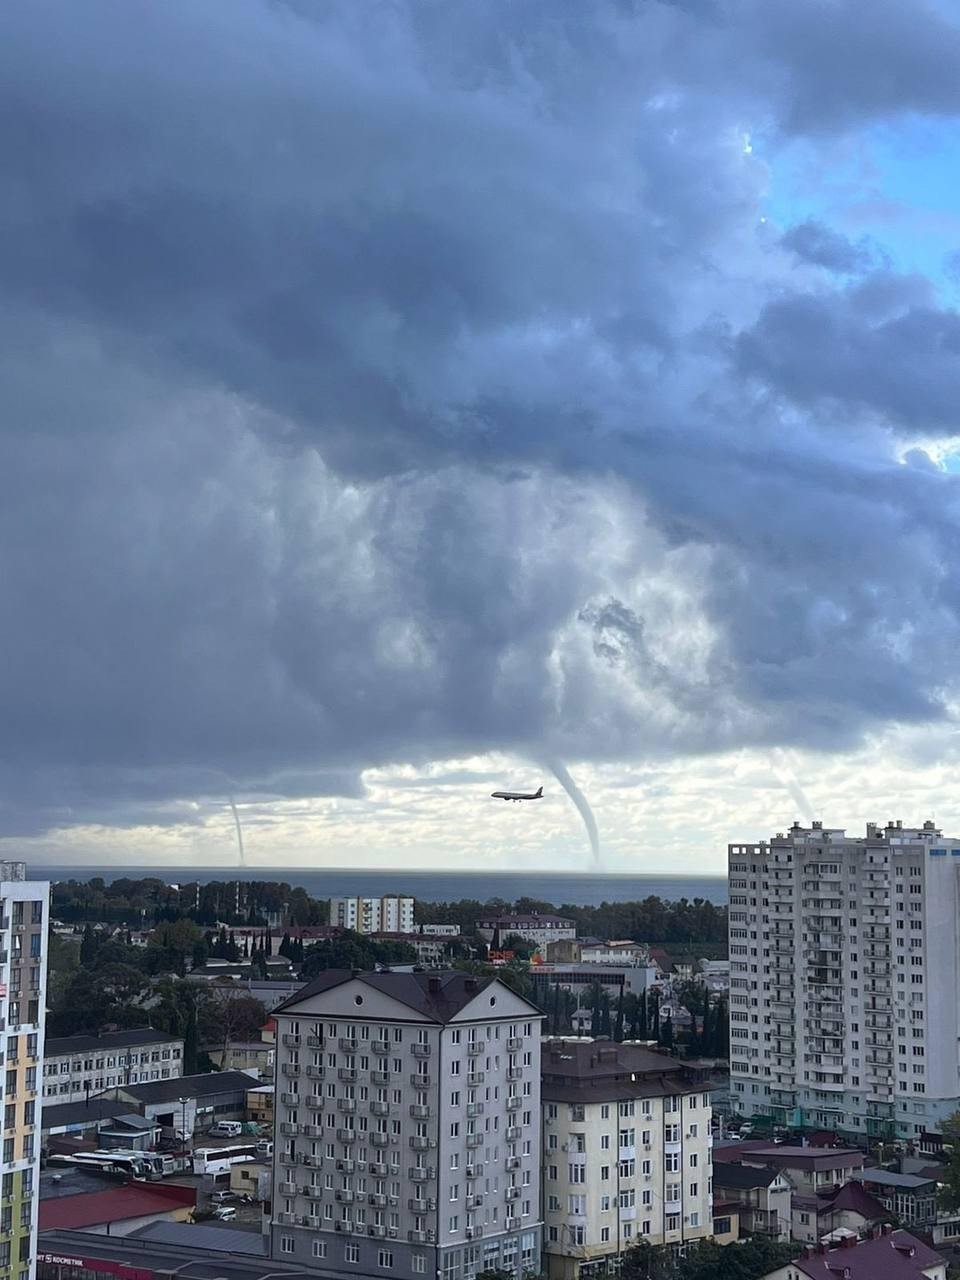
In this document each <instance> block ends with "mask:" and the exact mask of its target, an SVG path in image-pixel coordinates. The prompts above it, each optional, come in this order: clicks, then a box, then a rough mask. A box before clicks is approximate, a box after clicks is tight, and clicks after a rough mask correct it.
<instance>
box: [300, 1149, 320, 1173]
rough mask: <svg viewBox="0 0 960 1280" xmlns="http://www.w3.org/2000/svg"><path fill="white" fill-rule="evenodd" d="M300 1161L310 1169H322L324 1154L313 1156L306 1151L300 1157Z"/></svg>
mask: <svg viewBox="0 0 960 1280" xmlns="http://www.w3.org/2000/svg"><path fill="white" fill-rule="evenodd" d="M300 1163H301V1164H302V1165H304V1166H305V1167H306V1168H308V1169H322V1168H323V1156H311V1155H307V1154H306V1153H304V1154H303V1155H302V1156H301V1157H300Z"/></svg>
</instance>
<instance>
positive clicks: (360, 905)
mask: <svg viewBox="0 0 960 1280" xmlns="http://www.w3.org/2000/svg"><path fill="white" fill-rule="evenodd" d="M413 905H414V900H413V898H408V897H405V896H404V895H402V894H394V893H388V894H386V895H385V896H384V897H382V898H351V897H346V898H331V899H330V923H331V924H333V925H338V926H339V927H340V928H341V929H352V930H353V931H354V932H355V933H413V928H414V925H413Z"/></svg>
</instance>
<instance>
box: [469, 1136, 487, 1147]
mask: <svg viewBox="0 0 960 1280" xmlns="http://www.w3.org/2000/svg"><path fill="white" fill-rule="evenodd" d="M466 1141H467V1146H468V1147H470V1148H473V1147H482V1146H483V1134H482V1133H468V1134H467V1139H466Z"/></svg>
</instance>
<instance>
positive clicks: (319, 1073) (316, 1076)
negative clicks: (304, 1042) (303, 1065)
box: [306, 1065, 324, 1080]
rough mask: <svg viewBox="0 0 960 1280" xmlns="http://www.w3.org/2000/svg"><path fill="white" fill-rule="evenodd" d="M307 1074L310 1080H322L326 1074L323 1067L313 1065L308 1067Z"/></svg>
mask: <svg viewBox="0 0 960 1280" xmlns="http://www.w3.org/2000/svg"><path fill="white" fill-rule="evenodd" d="M306 1074H307V1078H308V1079H309V1080H322V1079H323V1075H324V1071H323V1067H316V1066H313V1065H311V1066H309V1067H307V1070H306Z"/></svg>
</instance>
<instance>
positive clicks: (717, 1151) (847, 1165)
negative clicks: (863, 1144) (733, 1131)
mask: <svg viewBox="0 0 960 1280" xmlns="http://www.w3.org/2000/svg"><path fill="white" fill-rule="evenodd" d="M713 1160H714V1164H717V1163H720V1164H723V1163H727V1164H729V1163H731V1162H734V1161H743V1160H745V1161H752V1162H755V1163H757V1164H772V1165H776V1166H777V1167H778V1168H794V1169H856V1168H859V1167H860V1166H861V1165H862V1164H863V1152H862V1151H854V1150H853V1149H852V1148H849V1147H792V1146H788V1145H787V1144H786V1143H784V1144H782V1145H781V1146H775V1145H773V1144H772V1143H769V1142H731V1143H723V1144H720V1143H717V1144H716V1145H715V1146H714V1149H713Z"/></svg>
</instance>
